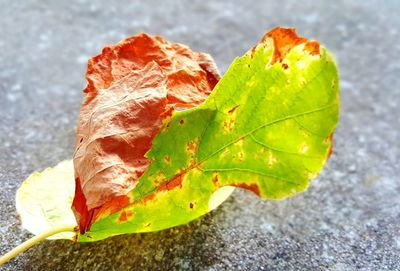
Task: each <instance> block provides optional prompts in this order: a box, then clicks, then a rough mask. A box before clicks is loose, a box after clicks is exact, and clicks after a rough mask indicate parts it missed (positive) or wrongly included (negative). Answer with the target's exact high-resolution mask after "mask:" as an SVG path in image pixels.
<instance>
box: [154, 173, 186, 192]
mask: <svg viewBox="0 0 400 271" xmlns="http://www.w3.org/2000/svg"><path fill="white" fill-rule="evenodd" d="M182 181H183V174H177V175H176V176H175V177H173V178H172V179H171V180H169V181H168V182H167V183H166V184H164V185H162V186H160V187H159V188H158V189H157V192H160V191H169V190H172V189H174V188H177V187H182Z"/></svg>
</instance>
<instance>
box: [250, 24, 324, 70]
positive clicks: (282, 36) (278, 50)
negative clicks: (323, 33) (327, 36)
mask: <svg viewBox="0 0 400 271" xmlns="http://www.w3.org/2000/svg"><path fill="white" fill-rule="evenodd" d="M269 38H272V40H273V43H274V55H273V57H272V61H271V64H274V63H276V62H281V61H282V60H283V59H284V58H285V56H286V55H287V54H288V53H289V51H290V50H291V49H292V48H293V47H295V46H297V45H299V44H302V43H305V46H304V49H305V50H307V51H308V52H309V53H310V54H311V55H315V54H319V43H318V42H317V41H308V40H307V39H306V38H303V37H299V36H297V34H296V30H295V29H294V28H282V27H276V28H274V29H273V30H271V31H270V32H268V33H267V34H266V35H265V36H264V37H263V38H262V39H261V41H260V43H265V41H266V40H267V39H269ZM254 51H255V48H253V49H252V50H251V52H252V54H254ZM283 68H284V69H285V67H283Z"/></svg>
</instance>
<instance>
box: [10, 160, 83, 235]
mask: <svg viewBox="0 0 400 271" xmlns="http://www.w3.org/2000/svg"><path fill="white" fill-rule="evenodd" d="M74 191H75V182H74V167H73V164H72V160H69V161H63V162H60V163H59V164H58V165H56V166H55V167H53V168H48V169H46V170H44V171H43V172H41V173H39V172H35V173H33V174H32V175H31V176H29V177H28V179H26V180H25V181H24V182H23V183H22V185H21V187H20V188H19V189H18V191H17V195H16V207H17V212H18V214H19V216H20V218H21V221H22V226H23V227H24V228H25V229H27V230H28V231H30V232H32V233H33V234H35V235H39V234H41V233H44V232H48V231H51V230H52V229H57V228H61V227H65V226H71V225H72V227H73V226H76V225H77V223H76V220H75V216H74V214H73V212H72V210H71V204H72V199H73V197H74ZM75 235H76V234H75V233H74V232H64V233H59V234H56V235H53V236H50V237H48V239H73V238H74V236H75Z"/></svg>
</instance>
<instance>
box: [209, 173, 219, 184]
mask: <svg viewBox="0 0 400 271" xmlns="http://www.w3.org/2000/svg"><path fill="white" fill-rule="evenodd" d="M211 181H212V183H213V184H214V185H215V186H218V173H215V174H214V176H213V177H212V179H211Z"/></svg>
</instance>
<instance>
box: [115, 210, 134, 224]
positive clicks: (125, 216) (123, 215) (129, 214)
mask: <svg viewBox="0 0 400 271" xmlns="http://www.w3.org/2000/svg"><path fill="white" fill-rule="evenodd" d="M132 215H133V212H132V211H129V210H127V211H125V210H124V211H122V212H121V215H120V216H119V218H118V222H125V221H127V220H128V219H129V218H130V217H132Z"/></svg>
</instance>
